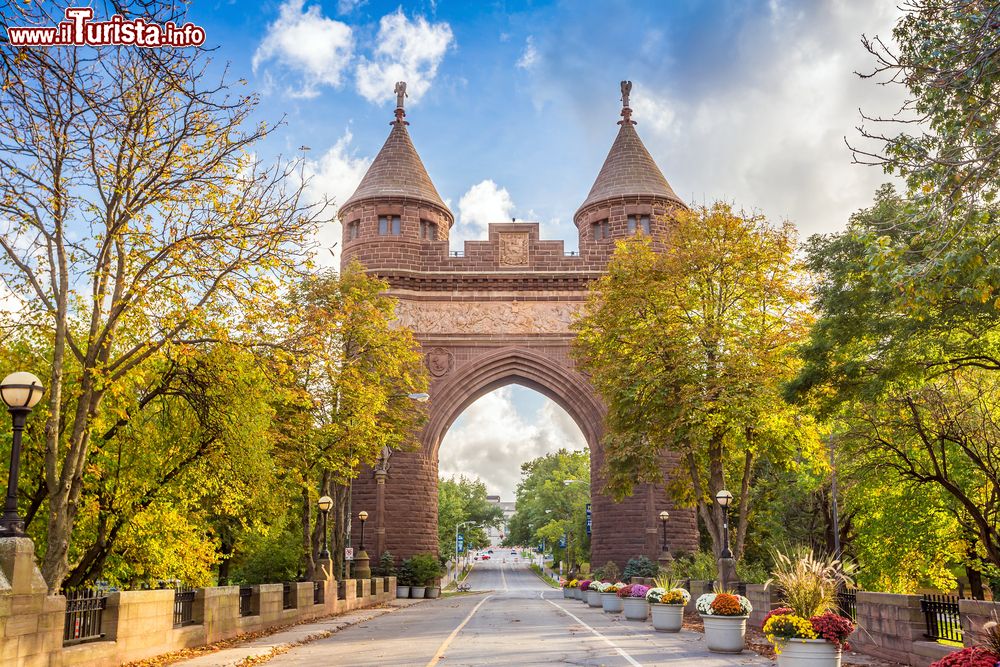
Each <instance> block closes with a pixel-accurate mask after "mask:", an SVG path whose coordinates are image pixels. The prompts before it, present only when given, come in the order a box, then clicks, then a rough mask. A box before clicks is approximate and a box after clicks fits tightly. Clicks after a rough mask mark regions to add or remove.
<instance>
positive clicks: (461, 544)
mask: <svg viewBox="0 0 1000 667" xmlns="http://www.w3.org/2000/svg"><path fill="white" fill-rule="evenodd" d="M455 552H456V553H465V535H463V534H462V533H459V534H458V540H457V541H456V542H455Z"/></svg>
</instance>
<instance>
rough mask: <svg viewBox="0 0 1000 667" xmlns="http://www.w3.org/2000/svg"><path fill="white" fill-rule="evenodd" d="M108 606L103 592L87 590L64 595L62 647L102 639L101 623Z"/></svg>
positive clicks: (105, 594) (106, 597)
mask: <svg viewBox="0 0 1000 667" xmlns="http://www.w3.org/2000/svg"><path fill="white" fill-rule="evenodd" d="M107 606H108V596H107V593H106V592H105V591H99V590H96V589H92V588H88V589H82V590H78V591H71V592H68V593H66V622H65V625H64V626H63V645H64V646H69V645H72V644H82V643H84V642H92V641H97V640H99V639H103V638H104V633H103V632H101V621H102V620H103V618H104V610H105V608H106V607H107Z"/></svg>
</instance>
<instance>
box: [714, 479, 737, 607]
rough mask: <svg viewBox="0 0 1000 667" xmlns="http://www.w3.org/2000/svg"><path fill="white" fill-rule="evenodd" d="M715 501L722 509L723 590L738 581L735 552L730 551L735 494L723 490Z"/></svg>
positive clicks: (721, 575) (720, 556)
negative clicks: (730, 518)
mask: <svg viewBox="0 0 1000 667" xmlns="http://www.w3.org/2000/svg"><path fill="white" fill-rule="evenodd" d="M715 500H716V502H717V503H719V506H720V507H722V553H721V554H719V580H720V581H721V582H722V588H723V589H725V590H728V589H729V585H730V584H731V583H733V582H734V581H735V579H736V560H735V559H734V558H733V552H732V551H730V550H729V506H730V505H731V504H732V502H733V494H731V493H730V492H729V491H727V490H725V489H722V490H721V491H719V492H718V493H716V494H715Z"/></svg>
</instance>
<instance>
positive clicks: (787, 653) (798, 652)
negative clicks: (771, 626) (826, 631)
mask: <svg viewBox="0 0 1000 667" xmlns="http://www.w3.org/2000/svg"><path fill="white" fill-rule="evenodd" d="M775 649H776V650H777V651H779V653H778V665H779V667H840V647H839V646H837V645H836V644H832V643H830V642H828V641H827V640H825V639H779V640H777V641H776V645H775Z"/></svg>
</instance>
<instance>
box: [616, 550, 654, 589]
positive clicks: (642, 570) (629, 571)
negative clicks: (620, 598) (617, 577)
mask: <svg viewBox="0 0 1000 667" xmlns="http://www.w3.org/2000/svg"><path fill="white" fill-rule="evenodd" d="M658 574H659V567H657V565H656V563H654V562H653V561H651V560H649V559H648V558H646V557H645V556H639V557H638V558H633V559H631V560H630V561H629V562H628V564H627V565H626V566H625V571H624V572H622V581H624V582H625V583H626V584H627V583H629V582H630V581H632V577H650V578H651V577H655V576H657V575H658Z"/></svg>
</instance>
